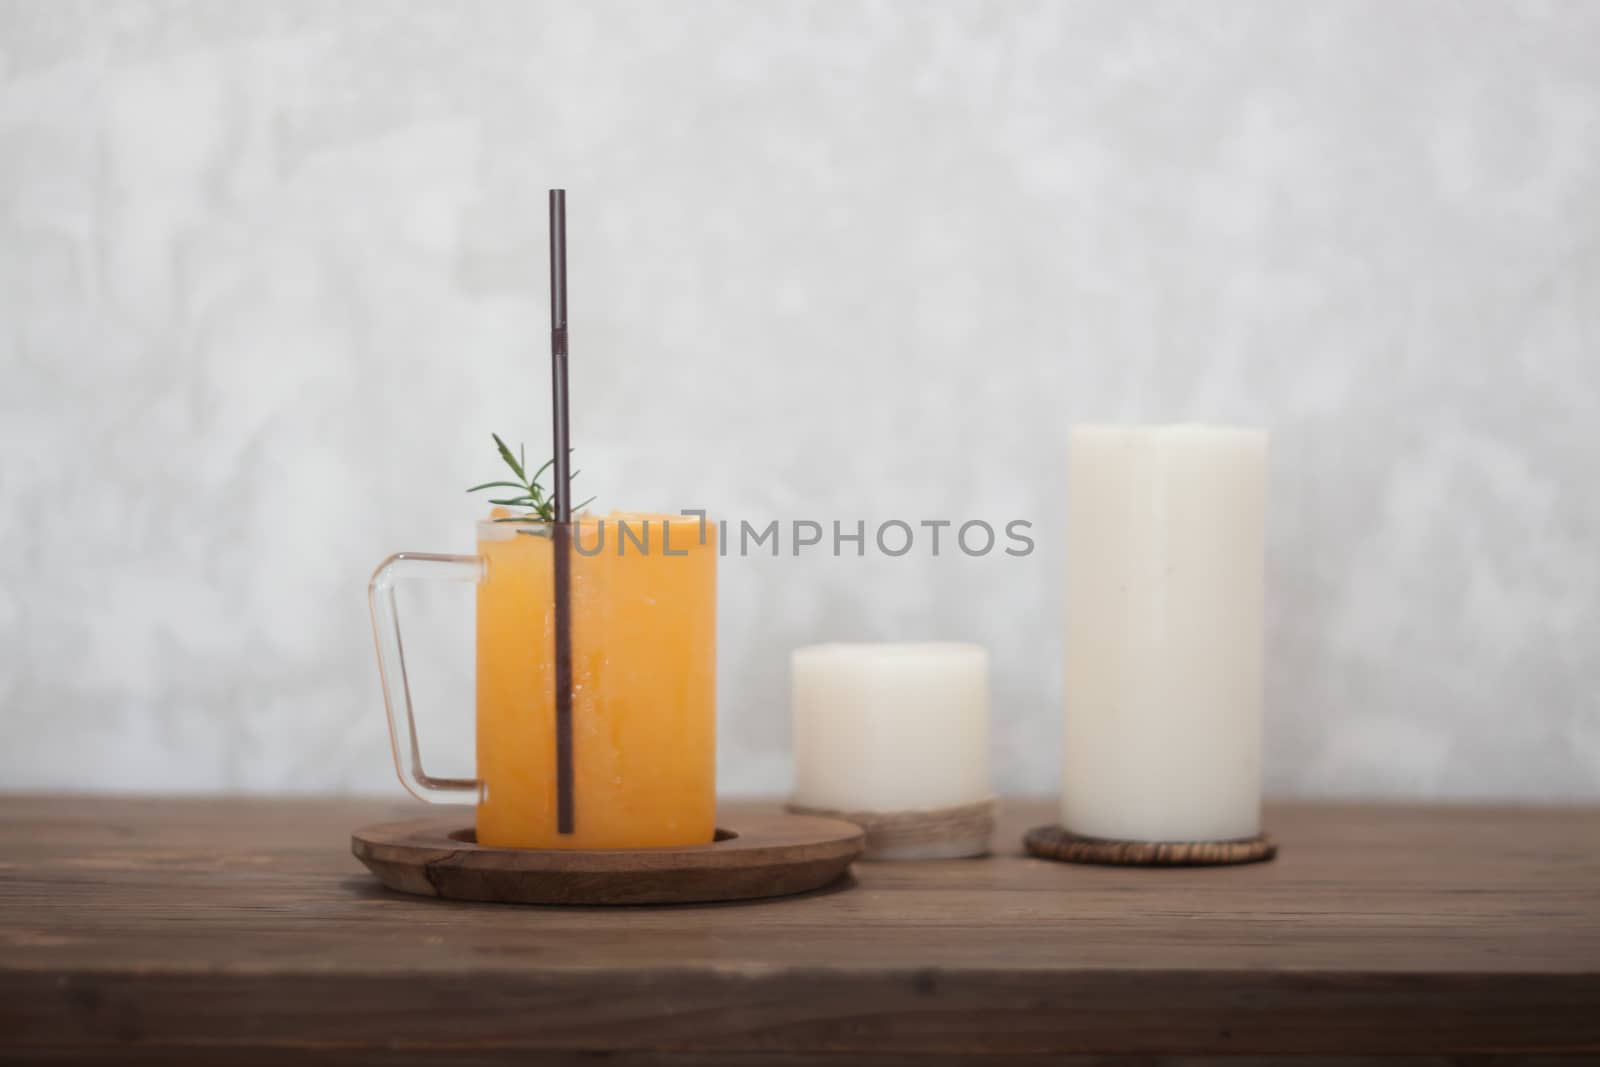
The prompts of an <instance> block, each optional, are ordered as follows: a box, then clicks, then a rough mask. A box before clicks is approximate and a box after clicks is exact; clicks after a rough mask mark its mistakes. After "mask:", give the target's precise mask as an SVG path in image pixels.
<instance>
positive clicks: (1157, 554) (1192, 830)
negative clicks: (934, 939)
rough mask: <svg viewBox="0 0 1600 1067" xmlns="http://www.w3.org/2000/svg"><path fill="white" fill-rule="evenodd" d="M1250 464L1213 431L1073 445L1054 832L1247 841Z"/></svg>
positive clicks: (1130, 434)
mask: <svg viewBox="0 0 1600 1067" xmlns="http://www.w3.org/2000/svg"><path fill="white" fill-rule="evenodd" d="M1266 448H1267V439H1266V434H1265V433H1262V432H1260V431H1254V430H1243V429H1231V428H1224V427H1207V426H1168V427H1139V428H1113V427H1093V428H1083V429H1076V430H1074V431H1073V432H1072V442H1071V458H1070V461H1069V465H1068V482H1069V486H1068V491H1069V500H1068V510H1067V545H1068V552H1067V635H1066V637H1067V640H1066V738H1065V741H1066V752H1065V760H1064V768H1063V774H1062V793H1061V819H1062V825H1063V826H1065V827H1066V829H1068V830H1070V831H1072V832H1074V833H1079V834H1085V835H1088V836H1091V837H1106V838H1122V839H1128V840H1136V841H1215V840H1226V839H1229V838H1239V837H1251V836H1253V835H1255V834H1257V833H1259V832H1260V829H1261V826H1260V809H1261V685H1262V678H1261V670H1262V662H1261V661H1262V613H1263V599H1264V584H1265V583H1264V573H1263V572H1264V546H1263V537H1264V535H1263V526H1264V498H1265V491H1266V490H1265V481H1266Z"/></svg>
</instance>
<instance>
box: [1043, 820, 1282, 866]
mask: <svg viewBox="0 0 1600 1067" xmlns="http://www.w3.org/2000/svg"><path fill="white" fill-rule="evenodd" d="M1022 844H1023V847H1024V848H1026V849H1027V850H1028V854H1029V855H1030V856H1038V857H1039V858H1040V859H1047V860H1060V861H1061V862H1063V863H1101V864H1110V865H1112V866H1118V867H1220V866H1225V865H1227V864H1231V863H1260V862H1262V861H1264V860H1270V859H1271V858H1272V857H1274V856H1276V855H1277V854H1278V844H1277V842H1276V841H1274V840H1272V838H1270V837H1268V836H1267V835H1266V834H1257V835H1256V836H1255V837H1244V838H1239V839H1237V840H1233V841H1113V840H1108V839H1107V838H1103V837H1085V836H1084V835H1082V834H1075V833H1073V832H1072V831H1071V830H1066V829H1063V828H1062V827H1060V826H1035V827H1034V828H1033V829H1032V830H1029V831H1028V832H1027V833H1026V834H1024V835H1023V838H1022Z"/></svg>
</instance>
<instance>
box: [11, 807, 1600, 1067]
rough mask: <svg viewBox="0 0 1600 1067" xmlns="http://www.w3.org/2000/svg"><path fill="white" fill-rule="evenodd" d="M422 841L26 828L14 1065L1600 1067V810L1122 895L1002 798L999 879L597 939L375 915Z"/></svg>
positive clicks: (319, 829) (508, 920)
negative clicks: (403, 859) (1390, 1065)
mask: <svg viewBox="0 0 1600 1067" xmlns="http://www.w3.org/2000/svg"><path fill="white" fill-rule="evenodd" d="M418 810H419V808H418V806H414V805H401V804H395V803H389V802H382V801H351V800H304V799H302V800H264V799H228V800H210V799H208V800H129V799H120V798H101V799H87V798H59V797H44V796H40V797H11V798H0V1060H4V1059H11V1060H19V1059H22V1060H28V1061H30V1062H32V1061H50V1062H54V1061H56V1060H68V1059H80V1058H81V1059H97V1058H98V1059H99V1060H101V1061H105V1062H147V1063H208V1064H210V1063H233V1062H250V1063H348V1062H401V1063H468V1064H471V1063H490V1062H512V1061H515V1062H539V1063H580V1062H581V1063H587V1064H594V1063H597V1062H603V1063H606V1064H635V1063H638V1064H677V1063H686V1062H712V1063H726V1064H732V1063H778V1064H795V1063H804V1062H814V1061H815V1060H814V1059H813V1057H815V1058H817V1059H821V1060H823V1061H825V1062H830V1063H834V1064H840V1065H844V1064H850V1065H855V1064H867V1065H871V1064H911V1063H929V1062H935V1063H937V1062H944V1063H953V1062H957V1061H958V1060H959V1061H960V1062H970V1060H971V1059H973V1058H976V1057H978V1056H980V1055H983V1056H992V1057H997V1058H1007V1059H1009V1060H1011V1061H1013V1062H1034V1063H1045V1062H1050V1063H1056V1062H1068V1063H1093V1064H1096V1065H1100V1064H1112V1063H1139V1064H1146V1065H1149V1064H1157V1063H1159V1064H1162V1065H1169V1064H1185V1065H1187V1064H1192V1063H1212V1062H1217V1063H1220V1062H1223V1061H1222V1060H1221V1059H1220V1058H1221V1057H1237V1056H1243V1057H1246V1058H1245V1059H1228V1060H1226V1062H1227V1063H1229V1064H1235V1065H1239V1064H1251V1063H1254V1064H1262V1065H1264V1064H1268V1063H1277V1062H1281V1061H1282V1058H1283V1057H1284V1056H1287V1055H1291V1054H1301V1055H1308V1056H1316V1057H1319V1058H1317V1059H1315V1060H1312V1061H1310V1062H1314V1063H1317V1064H1319V1065H1329V1064H1345V1063H1349V1062H1355V1059H1354V1058H1355V1057H1359V1056H1365V1055H1370V1054H1380V1053H1391V1054H1408V1055H1411V1056H1416V1057H1422V1058H1421V1059H1415V1060H1412V1061H1409V1062H1411V1063H1413V1064H1445V1063H1461V1062H1469V1063H1470V1062H1474V1060H1472V1059H1467V1060H1460V1059H1453V1058H1449V1057H1456V1056H1463V1055H1473V1054H1476V1055H1488V1054H1498V1055H1496V1056H1495V1058H1493V1059H1491V1060H1486V1061H1482V1062H1491V1063H1494V1064H1496V1065H1504V1064H1507V1063H1535V1062H1538V1063H1543V1062H1546V1059H1547V1058H1549V1057H1554V1056H1558V1055H1567V1056H1573V1057H1580V1058H1582V1059H1587V1060H1588V1061H1589V1062H1600V811H1594V810H1549V809H1546V810H1511V809H1505V808H1493V809H1488V808H1417V807H1323V806H1282V807H1276V808H1272V809H1270V811H1269V816H1268V820H1267V821H1268V827H1269V828H1270V829H1271V830H1272V831H1273V832H1274V833H1275V834H1276V836H1277V837H1278V838H1279V840H1280V841H1281V842H1282V845H1283V852H1282V855H1281V856H1280V857H1279V859H1278V860H1277V861H1275V862H1273V863H1269V864H1263V865H1256V866H1249V867H1231V868H1216V869H1185V870H1127V869H1117V868H1097V867H1074V866H1065V865H1060V864H1053V863H1048V862H1044V861H1041V860H1033V859H1026V858H1023V857H1022V856H1021V855H1020V851H1019V840H1020V835H1021V832H1022V830H1023V829H1024V828H1025V827H1026V826H1028V825H1030V824H1034V823H1039V822H1044V821H1048V820H1049V817H1050V811H1049V807H1048V806H1047V805H1044V804H1037V803H1034V804H1024V803H1012V804H1008V805H1006V806H1005V807H1004V810H1003V818H1002V827H1001V831H1000V833H999V836H998V838H997V845H998V852H999V854H998V855H997V856H996V857H995V858H993V859H989V860H958V861H947V862H938V863H923V864H864V863H863V864H857V865H856V873H855V877H854V881H853V883H850V884H846V885H844V886H841V887H839V888H836V889H832V890H824V891H822V892H818V893H814V894H811V895H809V896H806V897H800V898H792V899H788V900H778V901H773V902H768V903H754V904H731V905H711V906H692V905H691V906H680V907H673V908H656V909H646V908H633V909H626V908H625V909H614V910H603V909H557V908H519V907H509V906H494V905H465V904H454V903H447V902H442V901H437V900H429V899H424V898H413V897H405V896H398V895H394V894H391V893H389V892H387V891H385V890H382V889H380V888H379V887H378V886H377V884H376V882H375V881H374V880H373V878H372V877H371V876H370V875H368V874H367V873H366V872H365V871H364V870H363V869H362V868H361V867H360V865H359V864H357V863H356V861H355V860H354V859H353V858H352V857H351V856H350V852H349V832H350V830H351V829H352V828H354V827H355V826H357V825H359V824H362V823H366V822H370V821H373V820H376V819H381V818H385V817H388V816H391V815H397V814H415V813H416V812H417V811H418ZM738 810H739V809H738V806H737V805H731V806H729V808H728V809H727V810H725V812H724V820H723V821H724V823H725V824H737V812H738ZM465 821H466V817H465V816H464V822H465ZM532 1053H538V1055H532ZM605 1053H610V1054H612V1055H597V1054H605ZM1063 1056H1071V1057H1072V1058H1070V1059H1065V1060H1064V1059H1063V1058H1062V1057H1063ZM1079 1057H1081V1058H1079Z"/></svg>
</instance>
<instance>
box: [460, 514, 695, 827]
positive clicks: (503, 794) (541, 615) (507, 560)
mask: <svg viewBox="0 0 1600 1067" xmlns="http://www.w3.org/2000/svg"><path fill="white" fill-rule="evenodd" d="M623 524H626V527H627V530H626V535H625V532H624V530H623ZM478 530H479V541H478V551H479V554H480V555H481V556H482V558H483V559H484V561H485V571H486V573H485V574H484V576H483V580H482V582H481V584H480V585H479V586H478V779H479V782H480V783H481V784H480V788H479V797H478V818H477V833H478V840H479V841H480V842H482V843H483V844H486V845H502V846H510V847H517V848H646V847H651V846H658V845H685V844H698V843H705V842H709V841H710V840H711V839H712V836H713V835H714V833H715V822H714V820H715V818H716V620H717V614H716V600H717V587H716V582H717V547H716V538H715V535H714V533H712V532H711V531H712V530H714V527H710V526H709V524H708V527H707V530H706V534H705V538H704V543H702V541H701V524H700V520H699V519H697V518H692V517H678V516H662V515H632V514H629V515H611V516H607V517H605V518H604V519H591V518H584V519H582V520H575V521H574V522H573V537H572V551H571V553H570V559H571V574H572V584H571V605H572V615H571V618H572V736H573V742H572V766H573V811H574V823H573V832H572V833H570V834H562V833H559V832H558V831H557V829H556V745H555V736H556V723H555V707H556V703H555V604H554V596H553V593H554V569H553V568H554V542H553V541H552V540H551V538H550V536H549V528H548V527H541V526H534V525H524V524H521V523H480V524H479V527H478ZM641 542H644V544H643V545H642V546H641Z"/></svg>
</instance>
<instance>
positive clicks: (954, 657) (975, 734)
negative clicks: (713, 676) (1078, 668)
mask: <svg viewBox="0 0 1600 1067" xmlns="http://www.w3.org/2000/svg"><path fill="white" fill-rule="evenodd" d="M790 666H791V672H792V684H793V714H794V760H795V787H794V796H793V798H792V806H794V807H797V808H800V809H803V810H808V811H822V812H829V813H840V814H847V815H849V816H850V817H851V818H854V819H855V820H856V821H857V822H858V823H860V824H861V826H862V827H863V829H865V830H866V831H867V858H869V859H933V858H938V857H948V856H970V855H977V854H980V853H982V852H985V851H987V849H988V843H989V834H990V832H991V829H992V819H993V814H992V810H993V809H992V798H991V797H990V792H989V654H988V652H987V651H986V650H984V649H983V648H981V647H980V646H977V645H963V644H948V643H926V644H831V645H813V646H811V647H809V648H802V649H798V650H796V651H795V653H794V655H793V657H792V660H791V664H790Z"/></svg>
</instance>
